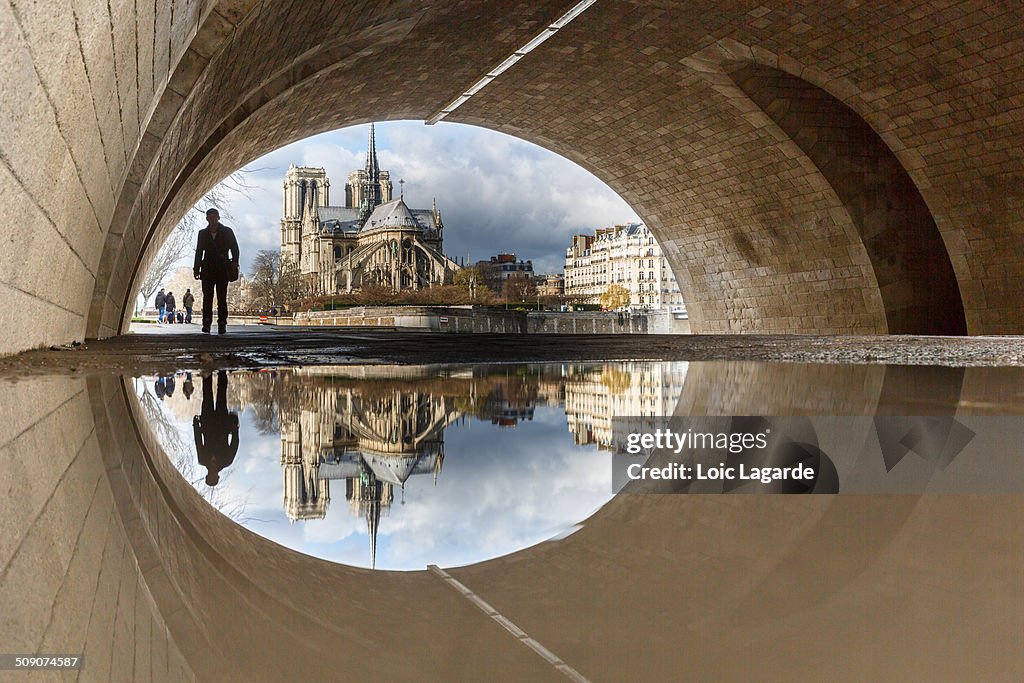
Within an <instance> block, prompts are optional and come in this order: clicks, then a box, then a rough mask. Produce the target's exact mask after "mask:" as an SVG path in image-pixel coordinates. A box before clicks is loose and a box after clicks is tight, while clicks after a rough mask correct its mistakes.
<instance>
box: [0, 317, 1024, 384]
mask: <svg viewBox="0 0 1024 683" xmlns="http://www.w3.org/2000/svg"><path fill="white" fill-rule="evenodd" d="M133 330H134V332H133V333H132V334H128V335H123V336H120V337H114V338H110V339H104V340H98V341H87V342H86V343H84V344H80V345H75V346H67V347H61V348H52V349H45V350H36V351H30V352H27V353H23V354H19V355H15V356H6V357H2V358H0V377H3V376H7V377H17V376H25V375H33V374H53V373H58V374H65V373H96V372H108V371H116V372H127V373H130V374H145V373H148V374H156V373H166V372H170V371H174V370H198V369H218V368H228V369H235V368H257V367H274V366H289V365H292V366H299V365H319V364H331V363H389V362H392V363H403V364H412V363H453V362H481V363H482V362H542V361H572V360H580V361H585V360H627V359H637V360H669V361H702V360H729V361H770V362H785V363H830V364H891V365H933V366H949V367H979V366H990V367H995V366H1021V365H1024V338H1021V337H914V336H816V335H491V334H461V335H460V334H447V333H431V332H408V331H394V330H380V329H379V328H373V329H352V328H346V329H324V328H296V327H289V328H275V327H270V326H259V325H252V326H229V328H228V334H226V335H204V334H200V333H199V331H198V329H197V327H196V326H195V325H192V326H182V327H178V326H176V325H171V326H165V327H157V326H155V325H136V326H134V328H133Z"/></svg>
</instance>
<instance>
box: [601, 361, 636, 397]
mask: <svg viewBox="0 0 1024 683" xmlns="http://www.w3.org/2000/svg"><path fill="white" fill-rule="evenodd" d="M601 386H603V387H605V388H606V389H608V391H609V392H611V393H612V394H615V395H616V396H618V395H620V394H623V393H625V392H627V391H629V388H630V387H631V386H633V375H632V374H630V373H628V372H626V371H625V370H620V369H618V368H616V367H614V366H612V365H608V366H605V367H604V368H602V370H601Z"/></svg>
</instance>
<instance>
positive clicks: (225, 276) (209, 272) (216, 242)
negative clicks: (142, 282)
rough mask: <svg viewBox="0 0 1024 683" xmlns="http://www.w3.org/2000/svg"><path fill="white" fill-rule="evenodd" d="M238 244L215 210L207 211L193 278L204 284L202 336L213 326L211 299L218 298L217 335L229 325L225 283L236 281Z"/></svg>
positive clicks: (193, 266) (198, 240)
mask: <svg viewBox="0 0 1024 683" xmlns="http://www.w3.org/2000/svg"><path fill="white" fill-rule="evenodd" d="M237 272H238V240H236V239H235V233H234V231H233V230H232V229H231V228H229V227H228V226H226V225H221V224H220V212H219V211H217V209H208V210H207V211H206V227H205V228H203V229H202V230H200V231H199V235H198V237H197V239H196V258H195V262H194V263H193V265H192V274H193V275H194V276H195V278H196V279H197V280H202V281H203V332H204V333H206V334H209V333H210V325H211V324H212V323H213V295H214V292H216V294H217V334H224V332H226V331H227V324H228V282H229V281H231V280H234V279H237Z"/></svg>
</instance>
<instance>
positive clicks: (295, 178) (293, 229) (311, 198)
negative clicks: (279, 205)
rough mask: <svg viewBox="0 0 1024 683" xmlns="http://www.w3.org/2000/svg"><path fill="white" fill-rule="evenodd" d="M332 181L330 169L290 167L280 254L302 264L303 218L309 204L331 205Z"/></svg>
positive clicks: (287, 178)
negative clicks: (330, 179)
mask: <svg viewBox="0 0 1024 683" xmlns="http://www.w3.org/2000/svg"><path fill="white" fill-rule="evenodd" d="M330 189H331V183H330V181H329V180H328V179H327V171H325V170H324V169H322V168H313V167H310V166H296V165H294V164H292V165H290V166H289V167H288V172H287V174H285V178H284V215H283V216H282V218H281V256H282V257H284V258H289V259H292V262H293V263H300V259H301V257H302V237H303V235H302V219H303V217H304V216H305V213H306V211H307V210H308V208H309V207H310V206H313V205H315V206H318V207H319V206H328V205H329V201H330Z"/></svg>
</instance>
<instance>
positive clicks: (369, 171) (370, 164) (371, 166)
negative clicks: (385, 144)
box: [366, 123, 380, 183]
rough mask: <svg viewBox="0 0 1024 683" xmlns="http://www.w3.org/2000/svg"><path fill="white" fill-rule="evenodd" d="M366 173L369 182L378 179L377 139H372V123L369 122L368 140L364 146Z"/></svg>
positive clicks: (374, 181) (377, 180)
mask: <svg viewBox="0 0 1024 683" xmlns="http://www.w3.org/2000/svg"><path fill="white" fill-rule="evenodd" d="M366 175H367V180H369V181H370V182H371V183H376V182H379V181H380V166H379V165H378V164H377V141H376V139H374V134H373V124H372V123H371V124H370V140H369V143H368V144H367V146H366Z"/></svg>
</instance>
